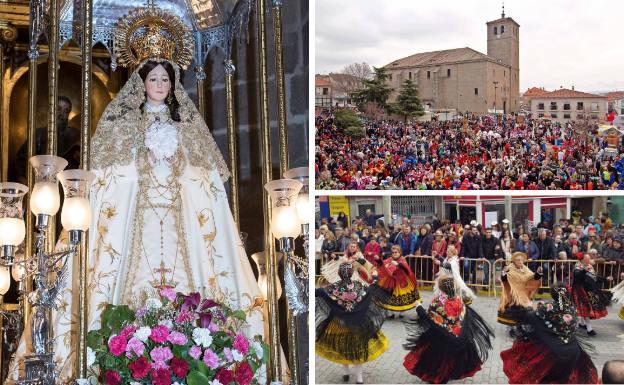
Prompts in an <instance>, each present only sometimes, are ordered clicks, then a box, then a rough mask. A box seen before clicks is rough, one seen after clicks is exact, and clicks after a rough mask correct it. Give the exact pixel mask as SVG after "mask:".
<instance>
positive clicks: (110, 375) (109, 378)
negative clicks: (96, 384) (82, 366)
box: [104, 370, 121, 385]
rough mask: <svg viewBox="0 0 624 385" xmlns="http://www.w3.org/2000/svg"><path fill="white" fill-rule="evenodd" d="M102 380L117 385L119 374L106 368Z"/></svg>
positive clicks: (110, 384)
mask: <svg viewBox="0 0 624 385" xmlns="http://www.w3.org/2000/svg"><path fill="white" fill-rule="evenodd" d="M104 382H106V383H107V384H108V385H118V384H119V383H121V376H120V375H119V373H117V372H116V371H114V370H107V371H106V373H104Z"/></svg>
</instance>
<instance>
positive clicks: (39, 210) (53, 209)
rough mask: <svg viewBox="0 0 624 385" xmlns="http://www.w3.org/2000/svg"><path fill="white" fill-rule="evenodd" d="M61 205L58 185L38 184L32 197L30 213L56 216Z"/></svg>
mask: <svg viewBox="0 0 624 385" xmlns="http://www.w3.org/2000/svg"><path fill="white" fill-rule="evenodd" d="M60 205H61V197H60V194H59V189H58V185H57V183H52V182H37V183H36V184H35V187H34V188H33V192H32V194H31V196H30V211H32V213H33V214H35V215H39V214H46V215H56V213H57V212H58V209H59V207H60Z"/></svg>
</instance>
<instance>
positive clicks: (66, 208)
mask: <svg viewBox="0 0 624 385" xmlns="http://www.w3.org/2000/svg"><path fill="white" fill-rule="evenodd" d="M61 223H62V224H63V227H64V228H65V230H68V231H69V230H82V231H86V230H88V229H89V226H90V225H91V206H90V205H89V200H88V199H87V198H82V197H73V198H66V199H65V202H64V203H63V210H62V211H61Z"/></svg>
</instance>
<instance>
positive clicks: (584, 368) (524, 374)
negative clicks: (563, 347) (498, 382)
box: [500, 340, 600, 384]
mask: <svg viewBox="0 0 624 385" xmlns="http://www.w3.org/2000/svg"><path fill="white" fill-rule="evenodd" d="M500 356H501V359H502V360H503V372H505V375H506V376H507V378H508V379H509V383H510V384H541V383H544V382H543V379H544V378H545V377H546V376H548V374H549V373H550V372H551V371H552V370H553V368H554V366H555V365H556V364H557V361H558V360H557V358H556V357H554V355H553V354H552V352H551V351H550V350H548V349H546V348H544V347H543V346H539V345H537V344H535V343H533V342H532V341H519V340H516V341H515V342H514V343H513V345H512V347H511V349H507V350H504V351H502V352H501V354H500ZM568 364H571V363H568ZM551 383H566V384H599V383H600V378H598V371H597V370H596V367H595V366H594V364H593V363H592V361H591V359H590V358H589V356H588V355H587V353H585V352H582V353H581V356H580V357H579V359H578V361H577V362H576V364H575V365H574V369H573V370H572V373H571V374H570V377H569V378H568V379H567V381H566V382H559V381H557V382H551Z"/></svg>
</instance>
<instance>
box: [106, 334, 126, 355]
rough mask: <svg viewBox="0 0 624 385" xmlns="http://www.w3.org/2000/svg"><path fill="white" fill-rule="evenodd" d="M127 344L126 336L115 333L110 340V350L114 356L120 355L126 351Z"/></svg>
mask: <svg viewBox="0 0 624 385" xmlns="http://www.w3.org/2000/svg"><path fill="white" fill-rule="evenodd" d="M126 344H127V342H126V337H125V336H122V335H119V336H118V335H115V336H112V337H111V338H110V339H109V340H108V350H109V351H110V353H111V354H112V355H113V356H115V357H118V356H120V355H121V354H122V353H123V352H125V351H126Z"/></svg>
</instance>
